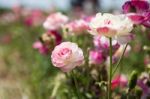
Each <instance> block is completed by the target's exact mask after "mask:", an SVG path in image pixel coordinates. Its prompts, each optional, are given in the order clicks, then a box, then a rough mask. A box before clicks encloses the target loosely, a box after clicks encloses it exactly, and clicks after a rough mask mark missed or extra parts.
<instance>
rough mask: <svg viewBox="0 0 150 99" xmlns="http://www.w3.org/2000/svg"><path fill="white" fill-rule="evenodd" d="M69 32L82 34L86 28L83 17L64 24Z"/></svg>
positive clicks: (86, 24)
mask: <svg viewBox="0 0 150 99" xmlns="http://www.w3.org/2000/svg"><path fill="white" fill-rule="evenodd" d="M65 28H66V29H68V32H69V33H74V34H83V33H85V32H86V31H87V30H88V22H86V21H85V20H83V19H80V20H75V21H72V22H70V23H68V24H66V25H65Z"/></svg>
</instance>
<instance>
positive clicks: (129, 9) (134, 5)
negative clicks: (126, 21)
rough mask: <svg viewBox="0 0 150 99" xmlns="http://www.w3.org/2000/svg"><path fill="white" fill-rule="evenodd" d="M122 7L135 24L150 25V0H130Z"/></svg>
mask: <svg viewBox="0 0 150 99" xmlns="http://www.w3.org/2000/svg"><path fill="white" fill-rule="evenodd" d="M122 9H123V12H124V13H126V14H127V16H128V17H129V18H130V19H131V20H132V21H133V22H134V23H135V24H141V25H144V26H145V27H150V3H149V2H148V0H129V1H127V2H125V4H124V5H123V6H122Z"/></svg>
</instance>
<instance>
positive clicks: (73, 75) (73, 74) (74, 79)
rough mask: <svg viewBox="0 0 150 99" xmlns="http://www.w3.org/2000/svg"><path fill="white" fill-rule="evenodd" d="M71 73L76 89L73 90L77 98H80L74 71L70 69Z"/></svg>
mask: <svg viewBox="0 0 150 99" xmlns="http://www.w3.org/2000/svg"><path fill="white" fill-rule="evenodd" d="M71 75H72V78H73V81H74V84H75V89H76V90H75V93H76V95H77V97H78V99H81V98H80V94H79V88H78V83H77V80H76V77H75V73H74V71H72V73H71Z"/></svg>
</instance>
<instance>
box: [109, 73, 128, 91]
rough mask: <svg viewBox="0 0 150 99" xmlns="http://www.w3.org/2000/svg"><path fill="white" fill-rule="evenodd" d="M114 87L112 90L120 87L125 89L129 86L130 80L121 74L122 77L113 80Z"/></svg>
mask: <svg viewBox="0 0 150 99" xmlns="http://www.w3.org/2000/svg"><path fill="white" fill-rule="evenodd" d="M111 83H112V85H111V88H112V89H115V88H117V87H118V86H120V87H125V86H127V83H128V79H127V77H126V76H125V75H123V74H121V75H117V76H116V77H115V78H114V79H113V80H112V82H111Z"/></svg>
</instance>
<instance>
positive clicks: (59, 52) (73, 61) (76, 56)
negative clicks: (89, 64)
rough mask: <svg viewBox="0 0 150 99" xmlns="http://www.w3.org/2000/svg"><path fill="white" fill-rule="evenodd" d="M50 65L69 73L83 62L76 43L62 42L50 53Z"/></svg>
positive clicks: (80, 51)
mask: <svg viewBox="0 0 150 99" xmlns="http://www.w3.org/2000/svg"><path fill="white" fill-rule="evenodd" d="M51 60H52V63H53V65H54V66H55V67H58V68H60V69H61V70H62V71H63V72H69V71H71V70H72V69H74V68H75V67H76V66H79V65H81V64H82V63H83V62H84V56H83V51H82V50H81V49H80V48H79V47H78V45H77V44H76V43H72V42H63V43H61V44H59V45H57V46H56V47H55V48H54V50H53V51H52V55H51Z"/></svg>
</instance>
